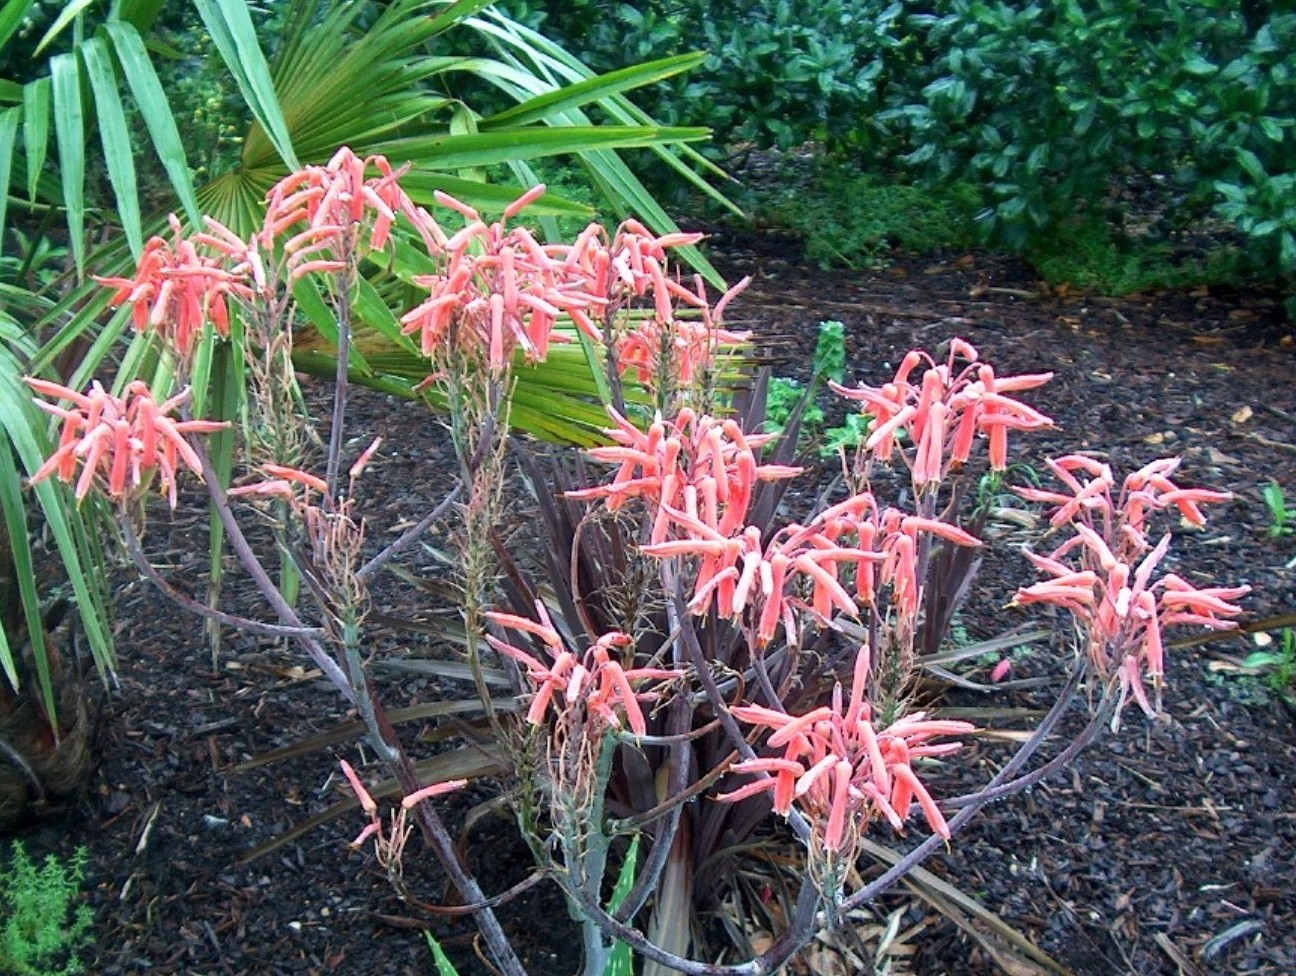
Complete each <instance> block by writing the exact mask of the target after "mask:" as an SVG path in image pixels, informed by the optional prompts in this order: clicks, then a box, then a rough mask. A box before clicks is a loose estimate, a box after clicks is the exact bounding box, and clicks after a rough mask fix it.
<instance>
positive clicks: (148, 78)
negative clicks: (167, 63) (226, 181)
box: [104, 20, 202, 227]
mask: <svg viewBox="0 0 1296 976" xmlns="http://www.w3.org/2000/svg"><path fill="white" fill-rule="evenodd" d="M104 30H105V31H106V32H107V34H108V37H109V39H110V40H111V41H112V44H113V50H114V51H116V52H117V60H118V61H119V62H120V63H121V66H122V73H123V74H124V75H125V76H126V83H127V84H128V85H130V90H131V94H132V95H133V96H134V97H135V103H136V105H138V106H139V111H140V115H142V116H143V117H144V124H145V126H147V128H148V131H149V137H150V138H151V139H152V140H153V148H154V149H155V150H156V151H157V154H158V159H159V160H160V161H161V163H162V166H163V167H164V168H165V169H166V172H167V176H168V177H170V179H171V187H172V189H174V190H175V193H176V196H178V197H179V198H180V203H181V205H182V206H183V207H184V210H185V214H186V215H188V217H189V222H190V223H191V224H193V225H194V226H195V227H198V226H201V225H202V211H201V210H199V208H198V200H197V197H196V196H195V195H194V188H193V181H192V180H191V179H190V177H189V163H188V162H187V161H186V160H185V152H184V146H183V144H182V143H181V142H180V132H179V130H178V129H177V128H176V123H175V118H174V116H172V114H171V106H170V104H168V102H167V97H166V94H165V93H164V92H163V91H162V83H161V82H160V81H158V76H157V72H156V71H154V70H153V63H152V62H151V61H150V60H149V56H148V52H147V51H146V50H145V49H144V42H143V41H141V40H140V36H139V33H138V32H137V31H136V30H135V28H134V27H132V26H131V25H130V24H128V23H126V22H124V21H120V20H115V21H110V22H109V23H107V24H105V25H104Z"/></svg>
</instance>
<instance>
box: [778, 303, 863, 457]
mask: <svg viewBox="0 0 1296 976" xmlns="http://www.w3.org/2000/svg"><path fill="white" fill-rule="evenodd" d="M845 378H846V326H844V325H843V324H842V323H841V322H838V321H835V320H832V319H830V320H828V321H827V322H820V323H819V335H818V338H816V339H815V351H814V376H813V377H812V378H811V380H810V389H811V394H810V395H811V397H813V396H814V394H816V393H818V392H819V387H820V386H822V385H823V382H824V381H825V380H832V381H833V382H834V383H841V382H842V381H843V380H844V379H845ZM805 396H806V388H805V386H804V385H802V384H801V383H799V382H798V381H796V380H794V379H790V378H788V377H786V376H775V377H774V378H773V379H771V380H770V382H769V391H768V392H767V393H766V395H765V417H766V419H765V429H766V430H767V431H769V432H770V433H774V434H779V433H782V432H783V427H784V426H785V425H786V424H787V422H788V418H789V417H791V416H792V411H793V410H795V409H796V407H797V404H798V403H800V402H801V400H802V399H803V398H804V397H805ZM823 422H824V412H823V410H822V409H821V408H820V407H819V405H818V404H817V403H815V402H814V400H813V399H811V400H810V402H808V403H807V404H806V408H805V411H804V412H803V413H802V415H801V426H802V428H803V429H804V430H806V431H815V430H818V429H819V425H820V424H822V423H823ZM830 453H831V452H830Z"/></svg>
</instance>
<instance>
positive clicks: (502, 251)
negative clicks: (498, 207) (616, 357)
mask: <svg viewBox="0 0 1296 976" xmlns="http://www.w3.org/2000/svg"><path fill="white" fill-rule="evenodd" d="M544 191H545V188H544V186H543V185H541V186H537V187H534V188H532V189H531V190H529V191H528V192H526V193H524V194H523V195H522V196H521V197H519V198H518V199H517V200H515V201H513V203H511V204H509V206H508V207H506V208H505V210H504V216H503V217H502V218H501V219H500V220H498V221H495V222H494V223H491V224H487V223H486V222H485V221H483V220H482V219H481V215H480V214H479V213H478V212H477V211H476V210H475V209H473V208H472V207H470V206H468V205H467V204H465V203H463V202H461V201H459V200H456V199H455V198H454V197H451V196H449V195H448V194H445V193H441V192H438V193H437V194H436V198H437V201H438V202H439V203H441V204H442V205H443V206H445V207H448V208H450V209H452V210H455V211H457V212H458V213H460V214H461V215H463V217H464V218H465V219H466V220H467V224H466V226H465V227H464V228H463V229H462V230H460V231H458V232H457V233H455V234H453V235H451V236H449V237H447V236H445V233H444V231H442V230H441V229H440V228H439V227H436V226H435V225H430V226H432V227H433V228H434V233H435V234H436V235H437V238H438V244H437V253H439V254H440V255H442V256H443V257H444V261H445V263H444V265H443V267H442V268H440V269H439V270H438V271H437V273H436V274H431V275H416V276H415V277H414V279H413V280H414V283H415V284H416V285H418V286H420V287H422V288H425V289H427V291H428V298H427V300H426V301H424V302H423V303H422V304H420V305H418V306H417V307H416V308H414V309H413V310H411V311H410V312H409V313H407V314H406V315H405V316H404V317H403V318H402V319H401V323H402V324H403V326H404V330H405V332H406V333H417V334H418V336H419V346H420V349H421V350H422V352H423V355H425V356H428V357H435V356H436V355H437V354H438V352H439V351H441V350H442V349H445V348H447V347H456V348H460V349H469V350H472V351H483V352H485V354H486V362H487V364H488V366H489V368H490V369H491V370H492V371H495V372H498V371H499V370H502V369H503V368H504V367H505V366H506V365H507V364H509V363H510V362H512V358H513V351H514V350H515V349H516V348H518V347H519V346H520V347H521V348H522V350H523V352H524V354H525V355H526V357H527V359H528V360H530V361H533V362H536V361H540V360H543V359H544V358H545V357H546V356H547V355H548V354H549V346H550V343H551V342H552V341H554V339H555V338H556V337H555V334H554V327H555V326H556V325H557V323H558V320H559V317H560V316H563V315H566V316H568V317H569V318H570V319H571V321H572V322H573V323H575V325H576V327H577V328H579V329H581V330H582V331H583V332H585V333H586V334H587V335H588V336H590V337H591V338H593V339H597V338H598V337H599V333H598V330H597V329H596V327H595V326H594V323H593V319H592V318H591V316H592V315H597V314H599V312H600V308H599V306H600V302H599V300H598V299H597V298H596V297H595V296H594V295H592V294H591V293H590V292H589V291H588V285H589V278H588V275H587V274H586V273H585V272H584V271H583V270H582V269H581V268H580V267H579V266H578V265H576V264H574V263H572V262H569V261H566V260H563V258H564V256H565V255H564V253H563V252H564V249H563V248H561V247H559V248H548V247H545V246H542V245H541V244H540V242H539V241H537V240H536V239H535V237H533V236H532V235H531V232H530V231H528V230H527V229H526V228H525V227H509V226H508V221H509V220H510V219H512V218H513V217H514V216H516V215H517V214H518V213H519V212H520V211H522V210H523V209H525V208H526V207H527V206H528V205H529V204H531V203H533V202H534V201H535V200H536V199H537V198H539V197H540V196H541V195H542V194H543V193H544Z"/></svg>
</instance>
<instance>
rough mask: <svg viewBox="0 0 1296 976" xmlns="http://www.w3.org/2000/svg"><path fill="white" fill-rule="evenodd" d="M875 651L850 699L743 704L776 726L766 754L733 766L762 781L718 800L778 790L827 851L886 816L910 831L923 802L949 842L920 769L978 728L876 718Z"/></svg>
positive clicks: (750, 719) (743, 711) (740, 713)
mask: <svg viewBox="0 0 1296 976" xmlns="http://www.w3.org/2000/svg"><path fill="white" fill-rule="evenodd" d="M869 668H870V655H869V651H868V648H867V647H862V648H861V649H860V651H859V653H858V654H857V655H856V660H855V672H854V676H853V680H852V682H851V691H850V698H849V700H848V701H845V702H843V700H842V688H841V685H840V684H838V685H837V686H836V688H834V690H833V698H832V704H831V705H823V706H820V707H819V708H815V709H812V710H811V711H809V712H806V713H805V714H804V715H789V714H787V713H785V712H780V711H775V710H773V709H770V708H765V707H763V706H760V705H740V706H735V707H734V708H733V709H732V711H733V714H734V716H735V717H736V718H738V719H739V721H742V722H746V723H748V724H749V725H754V726H761V727H765V728H768V729H771V730H772V732H771V734H770V736H769V737H768V738H767V739H766V740H765V746H766V752H767V754H766V756H764V757H760V758H756V759H749V760H745V761H743V762H740V763H736V764H735V765H734V766H733V767H732V771H733V772H735V773H754V774H758V777H759V778H757V779H755V780H753V781H752V782H750V783H747V784H746V785H744V786H740V787H738V789H736V790H733V791H731V792H729V793H725V794H721V795H720V796H718V797H717V799H719V800H722V801H726V802H735V801H737V800H741V799H744V798H746V797H749V796H754V795H756V794H758V793H763V792H766V791H769V792H771V793H772V794H773V804H774V810H775V811H776V812H777V813H780V814H782V815H783V816H787V815H788V813H789V812H790V811H791V809H792V806H793V805H794V804H795V805H796V806H797V807H798V809H800V810H801V812H802V813H803V814H804V815H805V816H806V818H807V819H808V820H809V821H810V823H811V824H812V826H813V827H814V829H815V831H816V834H817V836H818V837H819V838H820V839H821V843H822V845H823V848H824V850H826V851H830V852H837V851H841V850H847V851H851V852H853V851H854V849H855V842H856V840H857V838H858V837H859V836H860V835H862V834H863V833H864V832H865V831H866V830H867V829H868V826H869V824H870V823H872V822H873V821H874V820H876V819H878V818H879V817H881V818H883V819H885V820H886V821H887V822H888V823H890V824H891V826H892V827H893V828H895V829H896V830H903V829H904V824H905V821H906V820H908V819H909V816H910V813H911V811H912V807H913V805H914V803H915V802H916V803H917V804H918V807H919V809H920V810H921V811H922V814H923V818H924V819H925V820H926V821H927V824H928V826H930V827H931V829H932V830H933V831H934V832H935V833H937V834H939V835H940V836H941V837H943V838H945V839H946V840H948V839H949V837H950V832H949V826H948V825H947V824H946V822H945V817H944V815H943V814H942V813H941V810H940V807H939V806H937V804H936V801H935V800H934V799H933V798H932V795H931V793H930V792H929V791H928V790H927V787H926V786H925V785H924V784H923V782H922V781H921V780H920V779H919V778H918V775H917V774H916V773H915V771H914V762H915V761H916V760H918V759H921V758H924V757H932V756H945V755H949V754H950V753H952V752H955V751H957V750H958V749H959V747H960V743H958V742H933V741H932V740H934V739H940V738H947V737H949V736H962V735H969V734H971V733H972V732H974V731H976V729H975V727H974V726H972V725H971V724H969V723H968V722H958V721H950V720H940V719H930V718H928V717H927V716H926V715H925V714H924V713H922V712H915V713H913V714H912V715H906V716H903V717H901V718H899V719H897V720H896V721H894V722H892V723H891V724H890V725H888V726H886V727H885V728H879V727H878V726H877V724H876V723H875V721H874V716H873V713H872V707H871V706H870V704H869V702H868V701H867V698H866V686H867V682H868V677H869Z"/></svg>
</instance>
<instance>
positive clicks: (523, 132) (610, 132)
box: [374, 125, 707, 169]
mask: <svg viewBox="0 0 1296 976" xmlns="http://www.w3.org/2000/svg"><path fill="white" fill-rule="evenodd" d="M706 137H707V130H706V129H685V128H658V129H652V128H648V127H645V126H628V125H627V126H613V125H609V126H602V125H590V126H575V125H557V126H546V127H544V128H541V127H538V126H524V127H522V128H519V129H498V130H496V131H494V132H483V133H479V134H477V135H462V136H450V135H439V136H416V137H412V138H408V139H393V140H390V141H388V142H383V143H379V144H378V145H377V146H375V147H374V151H375V152H380V153H383V154H385V155H386V156H388V157H389V158H390V159H392V160H393V161H395V160H401V161H406V160H410V161H413V162H414V163H415V165H426V166H433V167H436V168H439V169H463V168H466V167H472V166H491V165H494V164H496V163H506V162H508V161H509V160H513V159H535V158H537V157H540V156H552V155H555V154H562V153H573V152H589V151H591V150H593V149H597V148H603V149H631V148H642V147H645V146H651V145H655V144H659V143H663V142H682V141H684V140H688V139H705V138H706Z"/></svg>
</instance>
